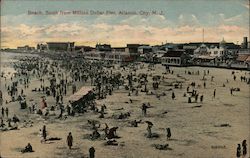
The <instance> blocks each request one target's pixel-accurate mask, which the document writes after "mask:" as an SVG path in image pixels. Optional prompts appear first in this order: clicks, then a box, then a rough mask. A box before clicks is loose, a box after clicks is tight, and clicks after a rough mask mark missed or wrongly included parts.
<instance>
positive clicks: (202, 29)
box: [202, 28, 204, 43]
mask: <svg viewBox="0 0 250 158" xmlns="http://www.w3.org/2000/svg"><path fill="white" fill-rule="evenodd" d="M202 42H203V43H204V28H203V29H202Z"/></svg>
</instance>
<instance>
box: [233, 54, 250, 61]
mask: <svg viewBox="0 0 250 158" xmlns="http://www.w3.org/2000/svg"><path fill="white" fill-rule="evenodd" d="M248 56H249V55H239V56H238V58H237V59H236V60H237V61H243V62H244V61H246V60H247V58H248Z"/></svg>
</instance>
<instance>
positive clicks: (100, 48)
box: [95, 43, 112, 52]
mask: <svg viewBox="0 0 250 158" xmlns="http://www.w3.org/2000/svg"><path fill="white" fill-rule="evenodd" d="M95 49H96V50H97V51H100V52H103V51H106V52H111V50H112V49H111V45H110V44H98V43H97V44H96V46H95Z"/></svg>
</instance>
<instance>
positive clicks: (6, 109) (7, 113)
mask: <svg viewBox="0 0 250 158" xmlns="http://www.w3.org/2000/svg"><path fill="white" fill-rule="evenodd" d="M5 114H6V117H7V118H8V116H9V109H8V108H7V107H6V108H5Z"/></svg>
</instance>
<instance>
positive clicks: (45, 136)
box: [42, 125, 47, 141]
mask: <svg viewBox="0 0 250 158" xmlns="http://www.w3.org/2000/svg"><path fill="white" fill-rule="evenodd" d="M42 133H43V139H44V141H46V138H47V131H46V126H45V125H44V126H43V131H42Z"/></svg>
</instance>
